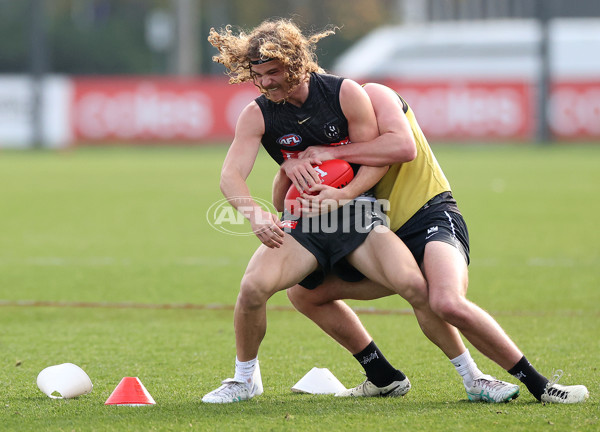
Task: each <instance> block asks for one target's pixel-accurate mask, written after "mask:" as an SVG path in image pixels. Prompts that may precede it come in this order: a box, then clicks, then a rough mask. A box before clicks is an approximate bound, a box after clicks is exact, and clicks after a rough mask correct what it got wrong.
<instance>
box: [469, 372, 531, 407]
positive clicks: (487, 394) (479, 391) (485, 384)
mask: <svg viewBox="0 0 600 432" xmlns="http://www.w3.org/2000/svg"><path fill="white" fill-rule="evenodd" d="M465 389H466V390H467V397H468V398H469V400H470V401H472V402H491V403H500V402H510V401H511V400H513V399H516V398H517V397H518V396H519V386H518V385H516V384H511V383H508V382H504V381H500V380H497V379H496V378H494V377H493V376H490V375H480V376H479V377H477V378H475V379H474V380H473V385H472V386H471V387H467V386H465Z"/></svg>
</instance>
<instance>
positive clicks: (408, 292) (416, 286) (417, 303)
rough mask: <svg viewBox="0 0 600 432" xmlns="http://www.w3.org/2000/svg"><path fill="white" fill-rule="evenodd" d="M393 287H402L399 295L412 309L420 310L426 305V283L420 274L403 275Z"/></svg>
mask: <svg viewBox="0 0 600 432" xmlns="http://www.w3.org/2000/svg"><path fill="white" fill-rule="evenodd" d="M395 286H397V287H402V291H401V292H400V295H401V296H402V297H403V298H404V299H405V300H406V301H407V302H409V303H410V305H411V306H412V307H413V308H417V309H418V308H421V307H424V306H425V305H427V304H428V302H429V298H428V293H427V283H426V282H425V279H424V278H423V275H422V274H421V272H420V271H419V272H413V273H411V274H408V275H407V274H404V275H403V276H402V278H401V279H400V280H397V281H396V283H395Z"/></svg>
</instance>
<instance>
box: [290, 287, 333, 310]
mask: <svg viewBox="0 0 600 432" xmlns="http://www.w3.org/2000/svg"><path fill="white" fill-rule="evenodd" d="M286 293H287V296H288V299H289V300H290V302H291V303H292V305H293V306H294V308H296V310H297V311H298V312H301V313H303V314H305V315H306V314H307V313H310V311H311V310H313V309H314V308H316V307H319V306H321V305H322V304H323V302H324V301H323V300H322V299H321V298H320V297H319V296H318V295H316V294H317V293H316V292H314V290H308V289H306V288H303V287H301V286H300V285H296V286H294V287H292V288H288V289H287V291H286Z"/></svg>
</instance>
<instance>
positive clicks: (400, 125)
mask: <svg viewBox="0 0 600 432" xmlns="http://www.w3.org/2000/svg"><path fill="white" fill-rule="evenodd" d="M364 89H365V92H366V93H367V94H368V96H369V98H370V100H371V102H372V104H373V108H374V110H375V115H376V118H377V126H378V129H379V136H378V137H376V138H375V139H374V140H360V141H357V140H352V141H351V143H350V144H348V145H345V146H339V147H333V148H332V147H328V146H314V147H311V148H309V149H307V150H305V151H304V152H302V153H301V154H300V158H309V159H311V160H313V161H318V162H323V161H325V160H329V159H344V160H346V161H348V162H352V163H358V164H363V165H373V166H382V165H391V164H395V163H402V162H410V161H411V160H413V159H414V158H415V157H416V155H417V148H416V144H415V140H414V135H413V132H412V129H411V127H410V123H409V122H408V119H407V118H406V115H405V114H404V111H403V109H402V108H403V107H402V102H401V100H400V98H399V97H398V95H397V94H396V93H395V92H393V91H392V90H390V89H389V88H387V87H385V86H382V85H380V84H367V85H365V86H364Z"/></svg>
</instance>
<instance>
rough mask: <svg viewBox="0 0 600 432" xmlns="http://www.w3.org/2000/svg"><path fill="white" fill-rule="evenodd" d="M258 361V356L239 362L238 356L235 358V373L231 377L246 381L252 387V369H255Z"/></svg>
mask: <svg viewBox="0 0 600 432" xmlns="http://www.w3.org/2000/svg"><path fill="white" fill-rule="evenodd" d="M257 363H258V358H254V359H252V360H248V361H246V362H241V361H239V360H238V358H237V357H236V358H235V375H234V376H233V379H234V380H236V381H238V382H243V383H246V385H247V386H248V387H249V388H250V387H252V381H253V378H252V376H253V375H254V370H255V369H256V364H257Z"/></svg>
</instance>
